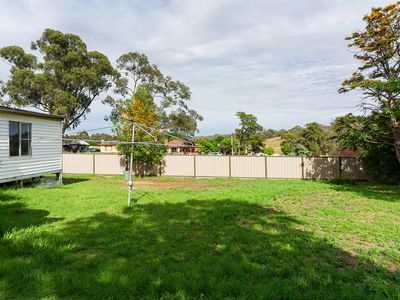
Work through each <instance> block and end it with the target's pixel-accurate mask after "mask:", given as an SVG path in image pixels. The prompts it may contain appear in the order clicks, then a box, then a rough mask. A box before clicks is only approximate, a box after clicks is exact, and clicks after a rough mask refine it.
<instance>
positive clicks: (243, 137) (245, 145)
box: [235, 111, 264, 153]
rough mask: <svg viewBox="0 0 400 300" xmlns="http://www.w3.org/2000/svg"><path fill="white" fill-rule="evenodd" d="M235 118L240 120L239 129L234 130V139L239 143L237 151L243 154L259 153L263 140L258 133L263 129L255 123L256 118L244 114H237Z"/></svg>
mask: <svg viewBox="0 0 400 300" xmlns="http://www.w3.org/2000/svg"><path fill="white" fill-rule="evenodd" d="M236 116H237V117H238V118H239V120H240V124H239V126H240V127H239V128H237V129H235V133H236V138H237V139H238V141H239V144H240V146H239V148H240V149H239V150H240V151H241V152H242V153H243V152H245V153H246V151H247V150H250V151H252V152H260V151H261V149H262V148H263V146H264V144H263V140H262V139H261V137H260V136H259V135H258V133H259V132H260V131H261V130H263V127H262V126H261V125H260V124H258V123H257V117H256V116H254V115H252V114H246V113H244V112H241V111H239V112H237V113H236Z"/></svg>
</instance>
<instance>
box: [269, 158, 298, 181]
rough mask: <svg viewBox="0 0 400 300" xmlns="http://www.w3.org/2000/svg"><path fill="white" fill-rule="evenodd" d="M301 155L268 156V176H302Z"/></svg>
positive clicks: (291, 177) (292, 177)
mask: <svg viewBox="0 0 400 300" xmlns="http://www.w3.org/2000/svg"><path fill="white" fill-rule="evenodd" d="M302 177H303V171H302V166H301V157H280V156H269V157H267V178H287V179H295V178H300V179H301V178H302Z"/></svg>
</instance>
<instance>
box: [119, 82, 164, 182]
mask: <svg viewBox="0 0 400 300" xmlns="http://www.w3.org/2000/svg"><path fill="white" fill-rule="evenodd" d="M118 106H119V108H120V110H119V117H118V119H114V124H115V130H114V133H115V134H116V136H117V138H118V140H120V141H125V142H131V141H132V125H133V123H138V124H139V125H137V126H135V141H136V142H149V143H155V144H156V143H159V144H161V143H163V139H164V135H163V134H162V133H160V132H158V131H152V130H151V129H149V128H157V127H158V122H159V121H158V114H157V106H156V104H155V103H154V100H153V97H152V96H151V95H150V93H149V92H148V91H147V89H146V88H145V87H143V86H138V87H137V88H136V91H135V93H134V94H133V95H132V97H131V98H129V99H125V100H118ZM140 126H142V127H140ZM117 148H118V150H119V151H120V152H121V153H123V154H125V156H126V157H127V158H128V157H130V153H131V150H132V146H131V145H129V144H128V145H126V144H120V145H118V146H117ZM133 153H134V155H133V162H134V166H135V173H136V174H137V175H139V176H144V175H147V174H157V172H158V167H159V166H160V164H161V162H162V160H163V155H164V154H165V153H166V148H165V147H162V146H158V147H157V146H154V145H145V144H136V145H135V146H134V148H133Z"/></svg>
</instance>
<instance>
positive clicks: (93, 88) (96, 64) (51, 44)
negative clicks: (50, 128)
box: [0, 29, 118, 132]
mask: <svg viewBox="0 0 400 300" xmlns="http://www.w3.org/2000/svg"><path fill="white" fill-rule="evenodd" d="M31 49H32V50H33V51H36V52H38V56H36V55H34V54H29V53H26V52H25V50H24V49H22V48H21V47H19V46H8V47H4V48H1V49H0V56H1V57H2V58H3V59H5V60H6V61H8V63H9V64H10V65H11V70H10V79H9V80H8V81H7V82H5V83H4V85H3V87H2V90H3V92H5V93H7V95H8V99H6V100H3V102H5V104H6V105H16V106H19V107H22V106H32V107H35V108H37V109H40V110H42V111H45V112H48V113H51V114H58V115H63V116H64V117H65V121H64V124H63V132H65V131H66V130H67V129H68V128H70V127H72V128H75V127H76V126H77V125H78V124H79V123H80V121H81V119H82V118H84V117H85V116H86V115H87V113H88V112H89V111H90V105H91V104H92V102H93V101H94V100H95V99H96V98H97V97H98V96H99V95H100V94H101V93H102V92H104V91H107V90H108V89H109V88H110V87H111V84H112V82H113V80H114V79H115V78H116V76H117V75H118V73H117V72H116V71H115V70H114V68H113V67H112V65H111V64H110V62H109V60H108V58H107V57H106V56H105V55H104V54H102V53H100V52H98V51H88V50H87V47H86V44H85V43H84V42H83V41H82V39H81V38H80V37H79V36H78V35H75V34H64V33H62V32H60V31H56V30H53V29H45V30H44V32H43V34H42V36H41V37H40V39H38V40H37V41H34V42H32V46H31Z"/></svg>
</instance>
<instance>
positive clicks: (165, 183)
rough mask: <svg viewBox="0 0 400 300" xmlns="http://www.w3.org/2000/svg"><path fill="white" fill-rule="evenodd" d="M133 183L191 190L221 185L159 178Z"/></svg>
mask: <svg viewBox="0 0 400 300" xmlns="http://www.w3.org/2000/svg"><path fill="white" fill-rule="evenodd" d="M133 185H134V186H135V185H136V186H139V187H143V188H146V189H153V190H162V189H168V188H184V189H190V190H206V189H209V188H212V187H217V186H219V185H217V184H214V183H210V182H205V181H200V180H199V181H197V180H159V179H145V180H140V179H139V180H136V181H134V183H133Z"/></svg>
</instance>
